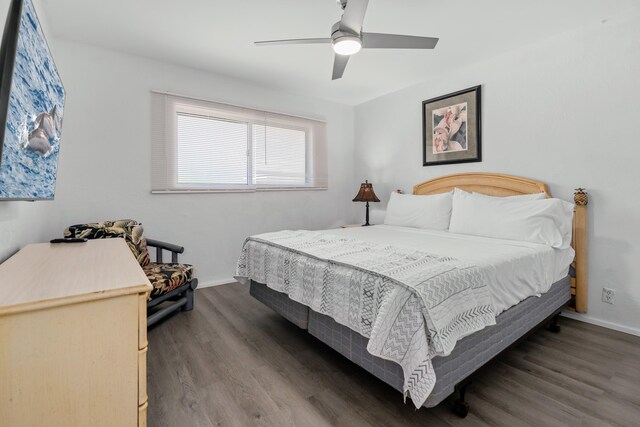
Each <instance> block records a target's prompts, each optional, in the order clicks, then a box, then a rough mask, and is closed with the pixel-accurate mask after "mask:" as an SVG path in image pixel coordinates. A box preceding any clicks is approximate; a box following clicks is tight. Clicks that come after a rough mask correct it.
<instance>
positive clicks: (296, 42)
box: [254, 38, 331, 46]
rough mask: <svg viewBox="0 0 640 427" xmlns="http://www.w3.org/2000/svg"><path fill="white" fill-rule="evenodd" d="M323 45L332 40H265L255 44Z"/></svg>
mask: <svg viewBox="0 0 640 427" xmlns="http://www.w3.org/2000/svg"><path fill="white" fill-rule="evenodd" d="M321 43H331V38H321V39H287V40H265V41H259V42H254V44H255V45H256V46H271V45H279V44H321Z"/></svg>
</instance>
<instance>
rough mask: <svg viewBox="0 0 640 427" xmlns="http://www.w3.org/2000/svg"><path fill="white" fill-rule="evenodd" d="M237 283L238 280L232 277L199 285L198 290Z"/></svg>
mask: <svg viewBox="0 0 640 427" xmlns="http://www.w3.org/2000/svg"><path fill="white" fill-rule="evenodd" d="M236 282H237V280H236V279H234V278H233V277H230V278H228V279H220V280H210V281H208V282H204V283H198V289H200V288H210V287H212V286H220V285H228V284H231V283H236Z"/></svg>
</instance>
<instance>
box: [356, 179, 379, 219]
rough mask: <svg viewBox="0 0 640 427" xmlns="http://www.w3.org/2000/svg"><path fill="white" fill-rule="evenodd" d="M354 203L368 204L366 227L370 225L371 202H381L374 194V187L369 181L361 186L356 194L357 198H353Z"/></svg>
mask: <svg viewBox="0 0 640 427" xmlns="http://www.w3.org/2000/svg"><path fill="white" fill-rule="evenodd" d="M353 201H354V202H367V216H366V219H367V222H366V223H365V224H364V225H371V224H369V202H379V201H380V199H378V196H376V193H374V192H373V185H372V184H371V183H370V182H369V181H365V182H363V183H362V184H360V191H358V194H356V197H354V198H353Z"/></svg>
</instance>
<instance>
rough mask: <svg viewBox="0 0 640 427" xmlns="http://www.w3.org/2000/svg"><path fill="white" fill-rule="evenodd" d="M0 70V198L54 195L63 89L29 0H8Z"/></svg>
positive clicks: (47, 197) (19, 198)
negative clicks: (0, 73) (9, 2)
mask: <svg viewBox="0 0 640 427" xmlns="http://www.w3.org/2000/svg"><path fill="white" fill-rule="evenodd" d="M0 71H1V72H2V75H0V143H1V145H0V200H47V199H53V196H54V193H55V187H56V177H57V170H58V156H59V154H60V132H61V129H62V114H63V112H64V99H65V91H64V87H63V86H62V81H61V80H60V75H59V74H58V70H57V68H56V65H55V63H54V61H53V58H52V56H51V51H50V50H49V46H48V45H47V40H46V39H45V37H44V32H43V30H42V27H41V26H40V21H39V20H38V16H37V15H36V11H35V8H34V6H33V3H32V1H31V0H12V1H11V5H10V7H9V14H8V16H7V22H6V24H5V28H4V34H3V36H2V45H1V47H0Z"/></svg>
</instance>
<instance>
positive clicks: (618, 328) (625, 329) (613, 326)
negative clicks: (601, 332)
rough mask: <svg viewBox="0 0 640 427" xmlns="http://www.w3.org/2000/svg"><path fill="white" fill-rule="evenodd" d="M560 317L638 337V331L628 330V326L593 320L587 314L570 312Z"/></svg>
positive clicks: (639, 330)
mask: <svg viewBox="0 0 640 427" xmlns="http://www.w3.org/2000/svg"><path fill="white" fill-rule="evenodd" d="M562 315H563V316H565V317H568V318H570V319H575V320H579V321H581V322H585V323H591V324H592V325H596V326H602V327H603V328H607V329H613V330H614V331H619V332H624V333H625V334H630V335H636V336H639V337H640V329H636V328H630V327H629V326H624V325H619V324H617V323H613V322H607V321H606V320H600V319H595V318H593V317H591V316H589V315H587V314H580V313H574V312H572V311H563V312H562Z"/></svg>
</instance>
